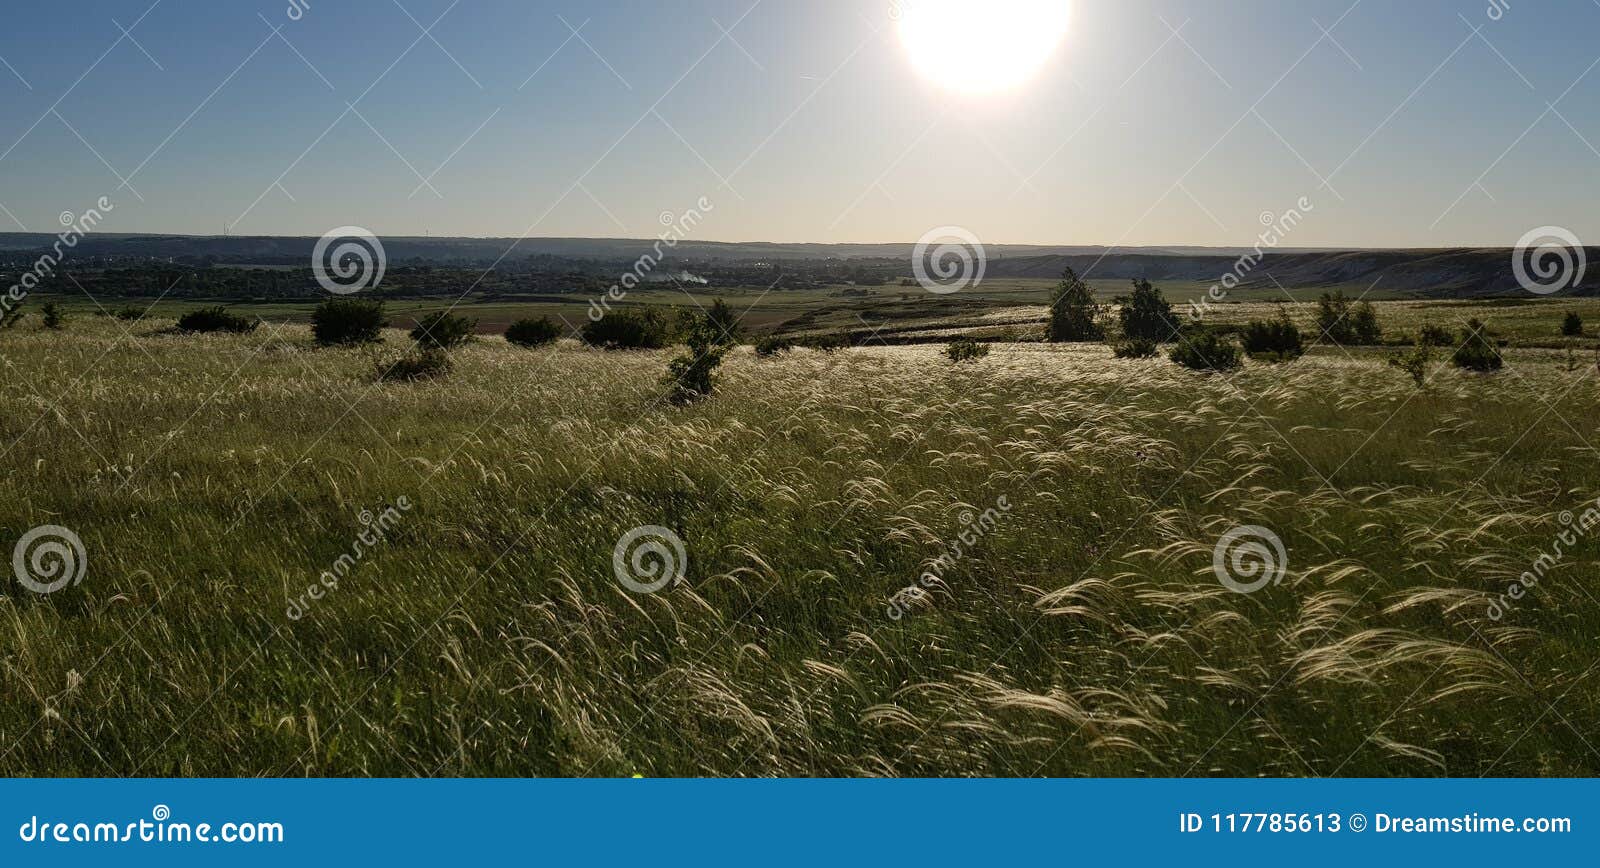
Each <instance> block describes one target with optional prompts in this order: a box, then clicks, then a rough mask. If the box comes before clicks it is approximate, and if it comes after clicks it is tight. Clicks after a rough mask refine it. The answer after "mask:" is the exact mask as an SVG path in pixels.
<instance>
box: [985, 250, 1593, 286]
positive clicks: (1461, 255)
mask: <svg viewBox="0 0 1600 868" xmlns="http://www.w3.org/2000/svg"><path fill="white" fill-rule="evenodd" d="M1585 253H1586V255H1587V257H1588V261H1589V262H1591V263H1594V264H1595V268H1594V269H1590V270H1589V272H1588V273H1587V274H1586V275H1585V279H1584V282H1583V284H1582V285H1581V286H1579V287H1578V288H1577V290H1576V291H1575V292H1573V293H1571V294H1575V295H1600V248H1593V247H1591V248H1586V249H1585ZM1236 262H1237V255H1234V256H1226V255H1222V256H1219V255H1216V254H1214V253H1203V254H1160V255H1155V254H1150V253H1147V252H1144V251H1131V252H1127V253H1116V254H1112V255H1109V256H1100V255H1085V254H1073V255H1046V256H1026V257H1018V256H1013V257H1007V258H1004V259H1000V260H995V259H990V261H989V271H988V274H989V275H990V276H996V277H1039V278H1048V277H1054V276H1056V275H1058V274H1060V273H1061V271H1062V269H1064V268H1067V267H1071V268H1072V269H1074V270H1075V271H1077V272H1078V273H1079V274H1081V275H1084V276H1088V277H1094V278H1099V279H1113V278H1120V279H1131V278H1135V277H1144V278H1148V279H1150V280H1157V281H1159V280H1199V281H1203V282H1212V283H1214V282H1217V281H1219V280H1221V279H1222V276H1223V275H1224V274H1227V273H1229V272H1230V271H1232V270H1233V268H1234V266H1235V263H1236ZM1273 280H1276V281H1277V282H1278V283H1280V284H1282V285H1283V286H1285V287H1288V288H1305V287H1317V286H1339V285H1345V284H1363V283H1365V284H1373V283H1376V284H1379V285H1380V286H1381V287H1382V288H1383V289H1384V290H1386V291H1390V292H1404V293H1415V294H1417V295H1419V296H1427V297H1440V298H1460V297H1473V296H1487V295H1505V294H1510V293H1522V292H1524V290H1523V289H1522V288H1521V286H1520V285H1519V284H1518V283H1517V278H1516V274H1515V272H1514V271H1513V270H1512V252H1511V250H1509V249H1506V248H1498V249H1497V248H1463V249H1454V250H1333V251H1326V250H1325V251H1294V252H1281V253H1270V254H1267V255H1266V256H1264V257H1263V258H1262V260H1261V262H1260V263H1258V264H1256V265H1255V267H1254V268H1251V269H1248V271H1247V273H1246V274H1245V277H1244V279H1243V280H1242V281H1241V283H1240V285H1242V286H1252V285H1261V284H1270V283H1271V281H1273Z"/></svg>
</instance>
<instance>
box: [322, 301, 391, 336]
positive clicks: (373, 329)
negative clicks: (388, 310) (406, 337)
mask: <svg viewBox="0 0 1600 868" xmlns="http://www.w3.org/2000/svg"><path fill="white" fill-rule="evenodd" d="M388 324H389V318H388V317H387V316H384V313H383V302H381V301H368V300H367V299H364V298H330V299H328V300H327V301H324V302H323V303H322V304H319V305H317V309H316V310H315V311H313V312H312V314H311V334H312V336H313V337H315V338H316V340H317V343H319V344H322V345H323V346H338V345H347V344H369V343H375V342H377V341H380V340H382V339H383V329H384V326H387V325H388Z"/></svg>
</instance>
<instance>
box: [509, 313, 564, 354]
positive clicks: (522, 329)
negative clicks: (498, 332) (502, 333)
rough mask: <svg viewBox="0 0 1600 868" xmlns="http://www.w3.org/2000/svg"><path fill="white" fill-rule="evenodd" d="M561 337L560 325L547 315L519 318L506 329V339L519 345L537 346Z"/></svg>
mask: <svg viewBox="0 0 1600 868" xmlns="http://www.w3.org/2000/svg"><path fill="white" fill-rule="evenodd" d="M560 337H561V326H559V325H556V323H555V321H554V320H552V319H550V318H549V317H547V316H542V317H539V318H538V319H533V318H532V317H529V318H527V319H519V320H517V321H516V322H514V323H512V324H511V325H510V327H508V328H507V329H506V340H507V341H508V342H510V343H513V344H516V345H517V346H519V347H538V346H543V345H545V344H548V343H551V342H553V341H555V340H557V339H559V338H560Z"/></svg>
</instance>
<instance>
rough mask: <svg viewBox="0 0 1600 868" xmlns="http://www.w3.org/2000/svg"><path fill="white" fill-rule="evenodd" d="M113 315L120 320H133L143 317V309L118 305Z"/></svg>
mask: <svg viewBox="0 0 1600 868" xmlns="http://www.w3.org/2000/svg"><path fill="white" fill-rule="evenodd" d="M113 316H115V317H116V318H117V319H120V320H127V321H129V322H132V321H134V320H141V319H144V311H142V310H140V309H138V308H136V307H119V308H117V312H116V313H115V314H113Z"/></svg>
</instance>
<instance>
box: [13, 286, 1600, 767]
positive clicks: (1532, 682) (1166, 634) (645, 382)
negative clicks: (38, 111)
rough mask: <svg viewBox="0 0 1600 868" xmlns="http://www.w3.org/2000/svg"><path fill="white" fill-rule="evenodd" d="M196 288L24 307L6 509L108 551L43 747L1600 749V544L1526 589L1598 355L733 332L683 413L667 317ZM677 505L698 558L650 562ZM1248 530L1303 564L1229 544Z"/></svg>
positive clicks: (413, 763)
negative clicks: (1214, 363)
mask: <svg viewBox="0 0 1600 868" xmlns="http://www.w3.org/2000/svg"><path fill="white" fill-rule="evenodd" d="M1169 297H1171V298H1173V299H1174V300H1182V299H1183V298H1184V296H1183V295H1181V294H1178V293H1173V292H1170V291H1169ZM1480 304H1482V303H1480ZM1569 306H1570V305H1546V306H1544V307H1542V308H1536V310H1537V315H1534V314H1529V313H1526V311H1524V310H1523V309H1522V308H1520V307H1517V308H1512V307H1506V308H1504V309H1503V311H1502V312H1500V313H1496V314H1495V315H1494V316H1493V320H1494V322H1495V324H1496V325H1500V324H1502V323H1503V324H1504V326H1505V328H1506V330H1507V331H1508V332H1509V333H1514V334H1516V335H1517V336H1519V337H1520V336H1522V335H1523V334H1524V333H1525V334H1526V335H1528V336H1530V337H1533V336H1542V335H1543V332H1544V331H1545V330H1546V327H1548V328H1549V329H1553V328H1554V327H1555V324H1556V323H1558V322H1559V314H1558V313H1557V312H1558V311H1560V310H1564V309H1566V307H1569ZM1446 308H1448V309H1446ZM1591 309H1592V308H1591ZM1390 310H1391V309H1390V308H1389V307H1387V306H1385V307H1384V308H1383V313H1384V316H1385V317H1386V319H1387V318H1389V314H1388V312H1389V311H1390ZM1393 310H1395V311H1396V313H1395V316H1394V317H1393V319H1395V320H1396V321H1398V320H1399V319H1400V314H1399V313H1398V311H1399V310H1400V309H1399V308H1395V309H1393ZM1406 310H1407V311H1408V312H1407V313H1406V314H1405V315H1406V316H1409V317H1412V318H1414V319H1417V320H1420V319H1422V318H1424V317H1430V318H1431V317H1433V316H1435V315H1437V317H1438V318H1439V319H1440V321H1441V322H1444V323H1448V321H1449V320H1451V319H1452V318H1457V317H1460V318H1464V317H1461V316H1460V315H1461V314H1465V313H1467V312H1468V310H1469V309H1468V308H1466V307H1462V308H1460V309H1457V308H1453V307H1449V306H1444V307H1438V308H1434V309H1431V310H1424V311H1420V312H1417V311H1411V310H1410V309H1409V308H1408V309H1406ZM1596 313H1597V316H1596V317H1595V319H1594V320H1593V321H1594V322H1596V323H1600V310H1597V311H1596ZM169 325H170V321H161V320H146V321H143V322H140V323H137V324H133V325H131V326H129V325H128V324H126V323H120V322H117V321H115V320H111V319H109V318H91V317H87V316H78V317H75V318H73V319H72V320H70V321H69V323H68V329H67V330H66V331H64V332H57V333H52V332H45V331H39V330H36V329H35V328H34V327H33V326H32V325H25V326H23V327H20V328H18V329H15V330H12V331H8V332H4V333H0V359H3V363H4V366H5V377H4V381H3V383H0V448H3V449H4V451H3V453H0V467H3V469H4V474H3V476H0V541H4V542H6V543H9V542H10V541H12V540H15V539H17V538H19V537H21V536H22V535H23V534H24V533H25V532H27V531H28V530H29V529H31V528H34V527H35V526H38V525H45V524H56V525H63V526H66V527H68V528H70V529H71V530H72V531H73V532H75V533H76V534H77V535H78V536H79V537H81V540H82V543H83V546H84V552H85V558H84V563H85V565H86V572H85V574H84V576H83V579H82V581H81V583H80V584H77V585H75V586H71V587H68V588H64V589H62V590H60V591H57V592H55V593H52V594H49V595H38V594H35V593H32V592H29V591H27V590H24V589H23V588H21V587H20V586H19V585H18V584H16V583H14V582H12V581H10V580H9V579H8V580H7V582H6V583H5V586H4V591H3V596H0V619H3V629H0V665H3V673H4V674H3V677H0V767H3V768H5V769H6V771H7V773H8V774H11V775H133V774H137V775H157V776H159V775H401V776H406V775H534V774H537V775H631V774H636V773H637V774H645V775H1218V774H1227V775H1341V776H1359V775H1376V776H1383V775H1402V774H1418V775H1435V774H1450V775H1495V776H1512V775H1596V774H1600V752H1597V750H1596V748H1597V747H1600V737H1597V735H1596V734H1595V729H1594V725H1593V721H1594V720H1596V719H1597V717H1600V681H1597V679H1596V677H1595V676H1594V675H1593V670H1594V667H1595V666H1596V664H1600V602H1597V600H1596V595H1597V594H1600V583H1597V582H1596V578H1595V572H1594V566H1593V565H1594V563H1595V559H1596V556H1597V554H1600V545H1597V544H1596V543H1595V541H1594V540H1593V539H1592V538H1582V539H1580V541H1579V542H1578V543H1577V544H1576V546H1575V547H1567V548H1566V550H1565V554H1564V555H1563V556H1562V557H1561V558H1560V559H1559V562H1558V563H1556V564H1555V566H1554V567H1553V568H1552V569H1550V570H1549V571H1548V574H1547V576H1546V578H1545V579H1544V581H1542V582H1541V583H1539V584H1538V586H1537V587H1536V588H1535V589H1533V590H1531V591H1530V592H1528V593H1527V594H1526V595H1525V596H1523V597H1522V599H1520V600H1516V601H1511V602H1509V603H1508V604H1507V605H1506V606H1504V607H1503V611H1501V612H1500V613H1499V614H1500V617H1499V618H1498V619H1496V618H1494V617H1491V615H1490V611H1491V604H1492V603H1494V602H1495V601H1496V600H1497V599H1498V598H1500V597H1501V596H1502V595H1505V594H1506V593H1507V588H1508V586H1509V585H1510V584H1511V583H1512V582H1514V581H1516V580H1517V577H1518V576H1519V575H1521V574H1522V573H1524V572H1525V571H1528V570H1531V569H1533V568H1534V563H1535V561H1536V559H1538V558H1539V557H1540V555H1541V554H1543V553H1546V552H1551V551H1552V550H1553V546H1554V545H1556V544H1557V543H1556V540H1557V539H1558V537H1557V535H1558V534H1559V533H1561V532H1562V531H1563V530H1564V529H1566V528H1567V527H1568V526H1567V525H1564V524H1562V521H1561V514H1562V513H1564V512H1566V513H1575V514H1577V515H1580V516H1581V515H1582V514H1583V512H1584V510H1585V509H1586V508H1587V506H1589V505H1592V504H1593V503H1594V501H1595V498H1596V497H1597V496H1600V462H1597V461H1596V460H1595V458H1596V457H1597V456H1596V452H1595V448H1594V446H1593V445H1592V444H1591V439H1592V438H1593V437H1594V435H1595V432H1596V428H1597V426H1600V386H1597V371H1596V369H1595V366H1594V361H1593V359H1592V357H1590V356H1588V355H1583V356H1580V357H1579V358H1578V360H1577V362H1576V363H1574V362H1573V361H1572V360H1571V359H1569V358H1568V357H1567V355H1566V354H1564V353H1563V352H1561V351H1559V350H1544V349H1537V348H1520V347H1514V348H1513V349H1511V350H1509V351H1508V353H1507V368H1506V369H1505V370H1504V371H1502V372H1500V373H1498V374H1495V375H1492V376H1481V375H1469V374H1464V373H1461V372H1458V371H1456V370H1454V369H1451V368H1448V367H1441V368H1440V369H1438V370H1437V371H1435V373H1434V375H1433V378H1432V381H1431V383H1430V385H1429V386H1428V387H1427V388H1426V389H1422V390H1419V389H1417V388H1416V387H1415V386H1414V385H1413V384H1412V382H1411V380H1410V379H1409V378H1408V377H1406V376H1405V375H1404V374H1402V373H1401V372H1399V371H1396V370H1393V369H1391V368H1389V367H1387V366H1386V365H1385V364H1384V363H1383V353H1382V351H1379V350H1365V351H1357V352H1353V353H1349V352H1346V351H1344V350H1340V349H1337V348H1332V349H1330V348H1321V349H1317V350H1315V351H1314V352H1313V353H1312V354H1310V355H1309V356H1307V357H1306V358H1304V359H1302V360H1300V361H1298V362H1296V363H1293V364H1289V365H1284V366H1276V367H1274V366H1266V365H1259V364H1254V363H1250V364H1248V365H1247V366H1246V368H1245V369H1244V370H1243V371H1241V372H1240V373H1238V374H1236V375H1233V376H1230V377H1214V376H1213V377H1206V376H1200V375H1196V374H1192V373H1189V372H1186V371H1184V370H1182V369H1180V368H1178V367H1177V366H1175V365H1172V364H1170V363H1168V362H1166V361H1164V360H1149V361H1134V362H1129V361H1116V360H1114V359H1113V358H1112V357H1111V353H1110V351H1109V349H1108V348H1106V347H1104V346H1101V345H1083V346H1048V345H1042V344H1001V345H997V346H995V347H994V350H993V353H992V354H991V355H990V356H989V357H988V358H986V359H983V360H981V361H979V362H976V363H972V364H967V365H961V366H955V365H952V364H951V363H949V362H948V361H946V360H945V359H943V358H942V357H941V356H940V355H939V347H937V346H896V347H887V346H865V347H858V348H855V349H848V350H843V351H839V352H836V353H831V354H829V353H821V352H816V351H811V350H799V351H795V352H793V353H789V354H787V355H784V356H781V357H777V358H774V359H761V358H757V357H756V356H755V355H754V354H753V353H752V352H751V351H750V350H749V349H748V348H741V349H739V350H737V351H735V352H734V353H733V354H732V355H731V356H730V357H729V359H728V361H727V362H726V363H725V365H724V367H723V371H722V374H721V377H722V379H721V383H720V386H719V391H718V393H717V395H716V396H715V397H714V398H712V399H711V400H709V401H706V402H703V403H700V404H697V405H694V406H692V407H688V408H675V407H670V406H667V405H665V404H664V403H663V402H662V398H663V396H664V395H665V393H666V389H665V387H664V386H662V385H661V384H660V380H661V377H662V375H663V374H664V372H665V369H666V361H667V359H668V358H669V357H670V355H672V353H670V352H661V353H653V352H644V353H602V352H599V351H594V350H588V349H584V348H582V347H580V346H579V345H577V344H575V343H573V342H563V343H562V344H560V345H559V346H556V347H554V348H549V349H543V350H532V351H530V350H521V349H517V348H513V347H511V346H509V345H507V344H505V343H504V342H502V341H498V340H494V339H487V338H486V339H482V340H480V341H478V342H476V343H475V344H472V345H470V346H468V347H466V348H465V349H463V350H460V351H458V353H457V358H456V368H455V371H454V372H453V373H452V374H451V375H450V376H449V377H448V378H446V379H443V380H440V381H435V382H428V383H421V384H410V385H399V384H381V385H380V384H375V383H374V382H373V381H372V377H371V369H372V367H373V364H374V359H375V358H377V357H381V356H384V355H385V354H389V355H392V354H395V353H397V352H398V351H399V348H400V346H399V345H401V344H403V343H404V335H403V333H400V332H393V333H391V335H390V336H389V339H388V341H387V349H383V348H378V349H369V350H325V349H316V348H314V347H313V346H312V344H311V342H310V339H309V335H308V331H307V330H306V329H305V328H304V327H303V326H300V325H297V324H289V325H277V324H269V325H267V326H266V327H264V328H262V329H259V330H258V331H257V332H256V333H255V334H252V335H249V336H242V337H241V336H227V337H223V336H206V337H197V336H179V335H174V334H170V333H166V332H165V331H164V329H165V328H166V327H167V326H169ZM401 498H405V501H404V502H403V503H404V504H406V507H405V508H404V509H400V508H398V506H397V505H398V504H401V503H402V501H401V500H400V499H401ZM386 507H388V508H393V509H395V511H394V512H392V513H389V515H390V516H392V517H394V518H395V519H396V520H395V521H394V522H393V523H392V526H388V525H387V524H386V526H387V527H388V529H387V530H386V531H385V532H384V533H383V535H382V536H383V538H382V539H381V540H380V541H378V542H377V543H376V544H374V545H370V546H362V547H361V549H360V552H361V553H360V557H359V558H352V559H350V560H353V561H354V564H353V568H351V569H350V570H349V571H348V574H347V575H345V576H344V578H343V579H342V580H341V581H339V583H338V587H337V588H336V589H332V590H329V591H327V592H326V593H325V595H323V596H322V598H321V599H316V600H308V599H305V595H306V589H307V587H308V586H309V585H312V584H313V583H315V582H317V580H318V576H319V574H321V573H322V572H324V571H327V570H331V569H333V568H334V564H335V563H336V562H338V561H339V559H340V557H341V555H349V554H350V553H351V552H352V551H353V549H354V548H355V547H356V541H357V539H358V534H359V533H361V532H362V531H363V530H364V529H370V528H371V527H372V526H373V524H372V517H373V515H374V514H380V515H381V514H383V513H384V510H385V508H386ZM363 514H365V517H366V519H367V520H368V523H366V524H364V523H363V520H362V519H363ZM1568 517H1569V518H1570V517H1571V516H1570V515H1569V516H1568ZM643 525H659V526H663V527H666V528H669V529H671V530H672V531H673V532H674V533H676V534H677V535H678V536H680V537H681V539H682V540H683V541H684V543H685V548H686V554H687V570H686V579H685V581H684V582H683V583H682V584H679V585H677V586H671V587H668V588H666V589H663V590H661V591H659V592H656V593H652V594H639V593H634V592H632V591H630V590H628V589H626V588H625V587H623V586H622V585H621V584H619V582H618V579H617V577H616V575H615V572H614V565H613V549H614V546H615V545H616V544H617V541H618V539H619V537H622V536H623V535H624V534H625V533H626V532H627V531H629V530H630V529H633V528H636V527H639V526H643ZM1240 525H1257V526H1262V527H1264V528H1267V529H1270V530H1271V531H1272V532H1273V533H1274V534H1276V535H1277V536H1278V537H1279V538H1281V540H1282V542H1283V545H1284V550H1285V561H1284V563H1285V566H1286V572H1285V574H1284V576H1283V579H1282V581H1281V582H1280V583H1278V584H1276V585H1269V586H1268V587H1265V588H1263V589H1261V590H1259V591H1256V592H1254V593H1251V594H1239V593H1234V592H1233V591H1230V590H1228V589H1227V588H1225V587H1224V586H1223V585H1222V584H1221V583H1220V581H1219V578H1218V576H1217V575H1216V574H1215V572H1214V569H1213V551H1214V547H1215V545H1216V544H1217V542H1218V540H1219V538H1221V537H1222V536H1223V535H1224V534H1226V533H1227V532H1228V531H1229V530H1230V529H1232V528H1234V527H1236V526H1240ZM929 572H937V573H938V577H937V580H935V581H926V580H923V579H921V578H919V577H922V576H923V575H924V574H925V573H929ZM296 600H299V601H300V602H302V603H304V605H303V606H301V607H300V608H301V609H302V610H303V611H301V612H300V614H301V617H299V618H292V617H290V612H289V611H288V610H289V609H291V608H294V607H295V606H296V603H295V602H294V601H296Z"/></svg>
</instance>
